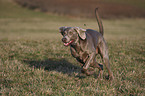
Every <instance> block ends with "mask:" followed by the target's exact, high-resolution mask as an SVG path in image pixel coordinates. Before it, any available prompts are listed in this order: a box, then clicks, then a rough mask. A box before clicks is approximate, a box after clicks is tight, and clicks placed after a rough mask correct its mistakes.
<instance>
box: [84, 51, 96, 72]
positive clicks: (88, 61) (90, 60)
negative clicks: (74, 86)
mask: <svg viewBox="0 0 145 96" xmlns="http://www.w3.org/2000/svg"><path fill="white" fill-rule="evenodd" d="M95 56H96V53H95V52H92V53H90V54H89V57H88V59H87V61H86V63H85V65H84V66H83V68H82V73H85V74H86V75H90V74H91V73H90V72H89V71H88V68H89V67H90V64H91V62H92V60H94V58H95Z"/></svg>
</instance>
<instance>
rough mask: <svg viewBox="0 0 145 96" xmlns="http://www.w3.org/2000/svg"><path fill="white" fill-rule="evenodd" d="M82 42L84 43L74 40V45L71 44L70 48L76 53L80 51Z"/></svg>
mask: <svg viewBox="0 0 145 96" xmlns="http://www.w3.org/2000/svg"><path fill="white" fill-rule="evenodd" d="M82 42H84V41H83V40H81V39H80V38H78V40H76V41H75V43H73V44H71V47H72V48H74V49H75V50H76V51H77V52H79V51H80V50H82V48H81V43H82Z"/></svg>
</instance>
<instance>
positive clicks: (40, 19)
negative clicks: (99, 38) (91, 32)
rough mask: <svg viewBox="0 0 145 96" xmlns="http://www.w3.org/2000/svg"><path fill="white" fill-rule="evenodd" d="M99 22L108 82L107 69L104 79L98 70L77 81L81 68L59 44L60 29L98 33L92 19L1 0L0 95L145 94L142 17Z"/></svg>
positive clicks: (144, 38)
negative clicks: (110, 78)
mask: <svg viewBox="0 0 145 96" xmlns="http://www.w3.org/2000/svg"><path fill="white" fill-rule="evenodd" d="M84 24H86V26H84ZM103 24H104V28H105V39H106V41H107V44H108V47H109V57H110V63H111V69H112V71H113V73H114V77H115V79H114V80H113V81H112V82H109V81H108V80H106V79H105V76H106V75H107V71H106V69H105V70H104V71H105V72H104V79H103V80H99V79H97V75H98V73H97V72H98V70H97V69H96V74H95V75H92V76H86V77H84V78H79V77H77V74H78V73H79V71H80V69H81V67H80V66H79V64H78V62H76V60H75V59H74V58H73V57H72V56H71V55H70V51H69V48H67V47H64V46H63V44H62V42H61V35H60V34H59V30H58V28H59V27H61V26H79V27H82V28H91V29H96V30H97V23H96V21H95V19H81V18H69V17H63V16H57V15H53V14H44V13H41V12H34V11H30V10H28V9H24V8H21V7H20V6H18V5H16V4H15V3H13V2H11V0H0V66H1V67H0V72H1V74H0V83H1V84H0V87H1V88H0V95H2V96H7V95H10V96H41V95H42V96H45V95H48V96H49V95H50V96H98V95H100V96H104V95H106V96H109V95H110V96H112V95H117V96H118V95H119V96H120V95H121V96H144V95H145V19H141V18H138V19H127V18H124V19H112V20H106V19H103ZM97 58H99V56H98V57H97ZM98 60H99V59H98ZM99 61H100V62H101V60H99Z"/></svg>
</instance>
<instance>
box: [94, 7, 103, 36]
mask: <svg viewBox="0 0 145 96" xmlns="http://www.w3.org/2000/svg"><path fill="white" fill-rule="evenodd" d="M95 16H96V20H97V22H98V26H99V32H100V33H101V34H102V36H103V34H104V29H103V24H102V21H101V19H100V17H99V14H98V7H97V8H96V9H95Z"/></svg>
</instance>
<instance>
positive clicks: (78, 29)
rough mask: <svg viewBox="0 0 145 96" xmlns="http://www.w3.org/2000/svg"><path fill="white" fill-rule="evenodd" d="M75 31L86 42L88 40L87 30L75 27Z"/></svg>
mask: <svg viewBox="0 0 145 96" xmlns="http://www.w3.org/2000/svg"><path fill="white" fill-rule="evenodd" d="M74 30H75V31H76V32H77V33H78V34H79V36H80V37H81V39H83V40H85V39H86V33H85V32H86V29H82V28H79V27H74Z"/></svg>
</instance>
